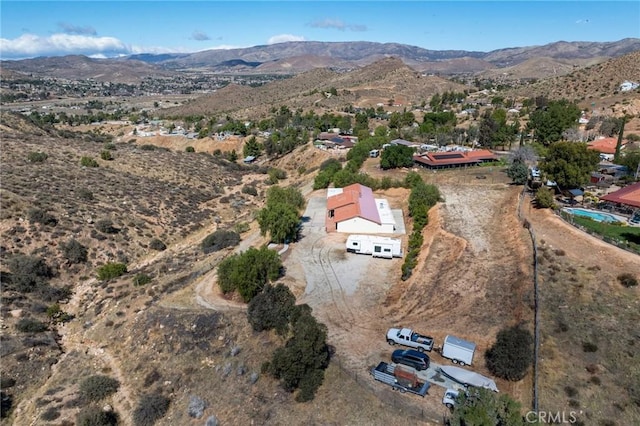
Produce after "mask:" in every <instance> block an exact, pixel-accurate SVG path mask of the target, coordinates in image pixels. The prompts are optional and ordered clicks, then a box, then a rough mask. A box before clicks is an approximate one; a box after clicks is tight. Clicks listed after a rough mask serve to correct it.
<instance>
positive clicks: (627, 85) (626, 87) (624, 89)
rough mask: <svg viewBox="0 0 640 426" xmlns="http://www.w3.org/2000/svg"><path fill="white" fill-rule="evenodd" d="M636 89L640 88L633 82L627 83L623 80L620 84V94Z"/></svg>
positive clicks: (639, 85)
mask: <svg viewBox="0 0 640 426" xmlns="http://www.w3.org/2000/svg"><path fill="white" fill-rule="evenodd" d="M638 87H640V84H639V83H636V82H635V81H628V80H625V81H624V82H622V84H621V85H620V91H621V92H628V91H630V90H634V89H637V88H638Z"/></svg>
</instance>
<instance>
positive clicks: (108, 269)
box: [98, 262, 127, 281]
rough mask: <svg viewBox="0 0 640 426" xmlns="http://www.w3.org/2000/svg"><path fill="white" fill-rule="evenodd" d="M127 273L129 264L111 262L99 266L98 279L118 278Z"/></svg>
mask: <svg viewBox="0 0 640 426" xmlns="http://www.w3.org/2000/svg"><path fill="white" fill-rule="evenodd" d="M126 273H127V265H125V264H124V263H117V262H109V263H106V264H104V265H102V266H101V267H99V268H98V279H99V280H100V281H106V280H110V279H113V278H118V277H120V276H122V275H124V274H126Z"/></svg>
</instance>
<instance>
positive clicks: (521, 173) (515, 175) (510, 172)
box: [507, 160, 529, 185]
mask: <svg viewBox="0 0 640 426" xmlns="http://www.w3.org/2000/svg"><path fill="white" fill-rule="evenodd" d="M507 176H509V177H510V178H511V180H512V181H513V183H515V184H516V185H524V184H525V183H527V179H528V178H529V168H528V167H527V165H526V164H524V163H523V162H522V161H519V160H514V161H513V162H512V163H511V165H510V166H509V168H508V169H507Z"/></svg>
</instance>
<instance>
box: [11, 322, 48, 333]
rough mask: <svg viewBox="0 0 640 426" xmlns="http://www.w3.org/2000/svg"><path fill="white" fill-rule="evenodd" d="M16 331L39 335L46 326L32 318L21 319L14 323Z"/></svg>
mask: <svg viewBox="0 0 640 426" xmlns="http://www.w3.org/2000/svg"><path fill="white" fill-rule="evenodd" d="M16 329H17V330H18V331H21V332H23V333H41V332H43V331H46V330H47V325H46V324H45V323H43V322H41V321H38V320H34V319H32V318H21V319H20V320H18V322H17V323H16Z"/></svg>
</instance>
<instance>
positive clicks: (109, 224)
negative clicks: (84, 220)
mask: <svg viewBox="0 0 640 426" xmlns="http://www.w3.org/2000/svg"><path fill="white" fill-rule="evenodd" d="M96 229H97V230H98V231H100V232H102V233H103V234H117V233H118V231H119V230H118V228H116V227H114V226H113V221H111V219H100V220H99V221H97V222H96Z"/></svg>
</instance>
